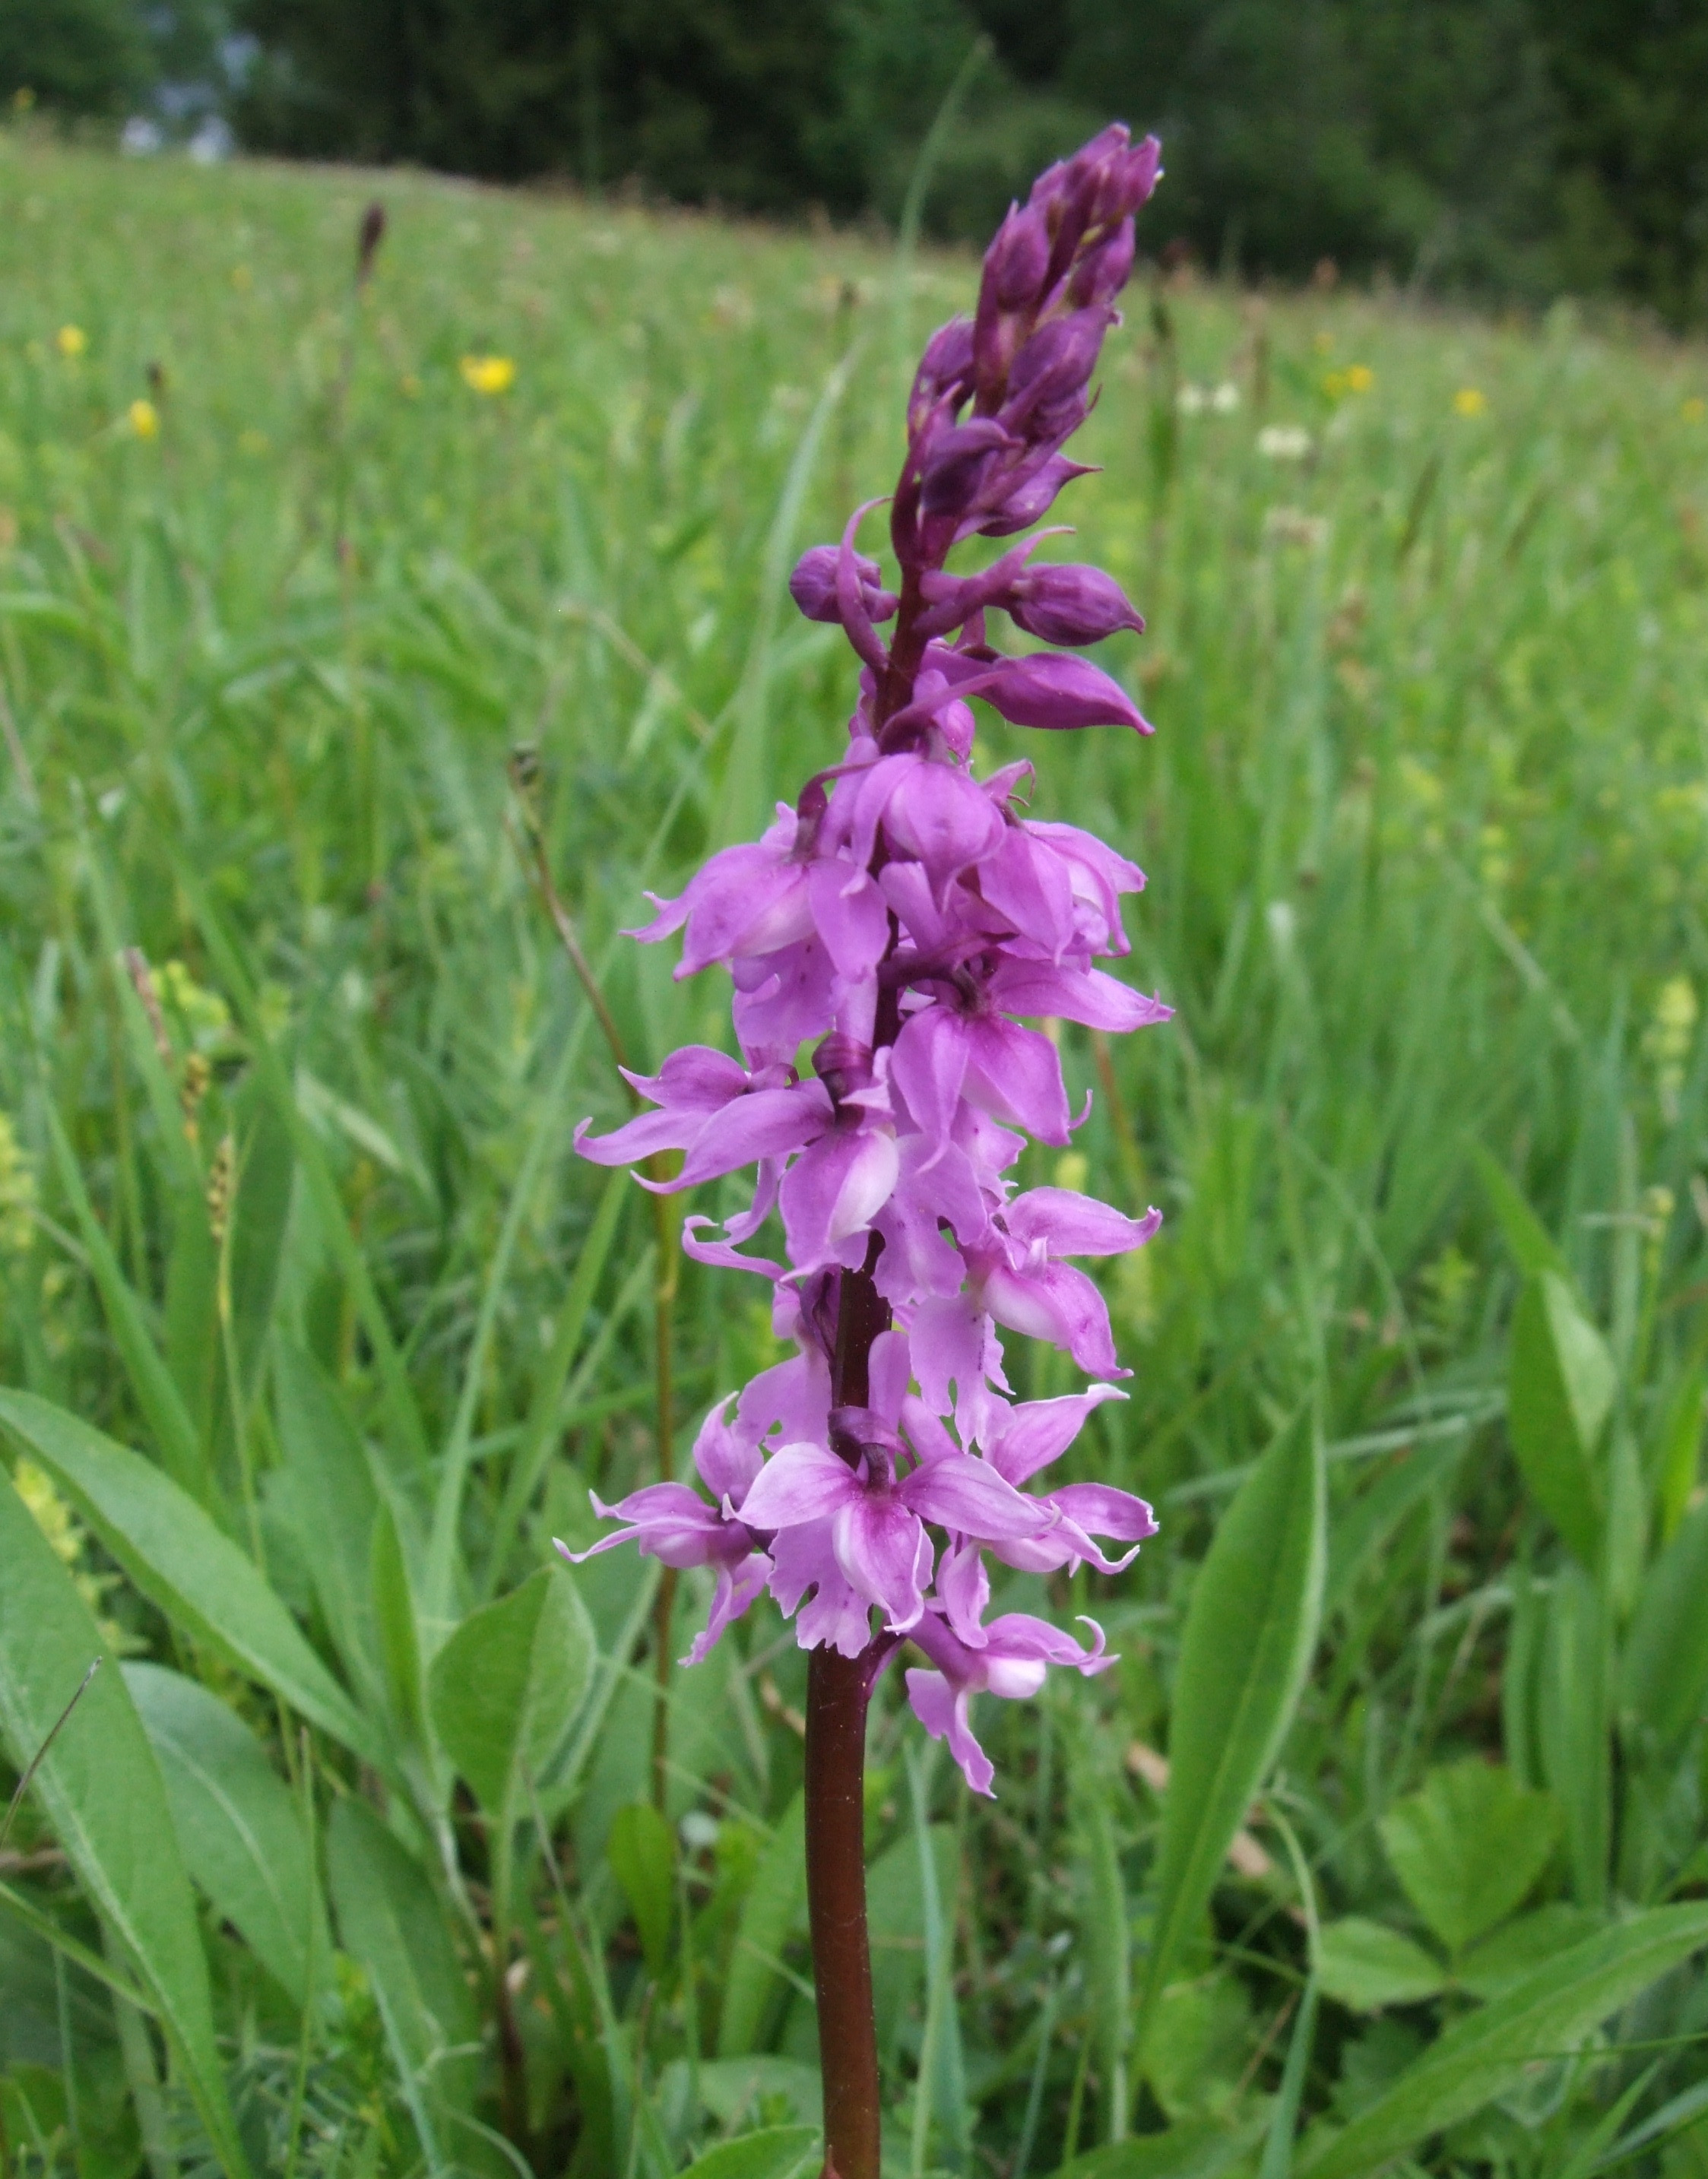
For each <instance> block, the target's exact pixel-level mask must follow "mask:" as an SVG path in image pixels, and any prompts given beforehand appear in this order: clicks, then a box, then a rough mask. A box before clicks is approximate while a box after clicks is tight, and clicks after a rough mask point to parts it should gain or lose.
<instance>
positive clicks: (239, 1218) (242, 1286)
mask: <svg viewBox="0 0 1708 2179" xmlns="http://www.w3.org/2000/svg"><path fill="white" fill-rule="evenodd" d="M239 1129H240V1133H239V1141H238V1160H237V1182H236V1186H235V1188H234V1189H233V1194H232V1203H231V1238H230V1241H229V1243H228V1250H229V1270H228V1282H229V1286H230V1292H231V1329H232V1344H233V1347H234V1348H235V1349H236V1353H237V1366H238V1372H239V1376H240V1377H241V1379H242V1386H241V1389H242V1393H243V1397H244V1400H245V1401H248V1400H249V1399H250V1397H252V1396H253V1394H254V1391H255V1373H256V1371H257V1369H259V1367H260V1365H261V1353H262V1351H263V1348H264V1347H265V1345H266V1335H267V1329H268V1326H270V1325H271V1324H272V1310H273V1297H274V1295H275V1294H276V1293H277V1291H278V1282H279V1269H280V1265H282V1263H283V1260H284V1239H285V1226H286V1223H287V1221H288V1218H289V1216H290V1207H291V1187H292V1183H293V1182H294V1179H295V1177H296V1150H295V1146H294V1144H293V1143H292V1141H291V1135H290V1129H289V1128H288V1127H287V1126H286V1125H285V1123H284V1122H283V1120H282V1119H281V1118H280V1117H279V1114H278V1108H277V1106H276V1105H274V1104H273V1103H272V1100H270V1099H269V1098H267V1097H266V1096H263V1095H259V1094H256V1093H255V1092H254V1091H251V1092H250V1094H249V1095H246V1096H245V1097H244V1099H243V1100H242V1107H241V1109H240V1111H239Z"/></svg>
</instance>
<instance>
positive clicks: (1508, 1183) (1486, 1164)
mask: <svg viewBox="0 0 1708 2179" xmlns="http://www.w3.org/2000/svg"><path fill="white" fill-rule="evenodd" d="M1471 1163H1472V1164H1473V1165H1474V1166H1475V1167H1476V1172H1477V1178H1478V1179H1479V1180H1480V1181H1481V1183H1482V1184H1483V1193H1484V1194H1485V1195H1486V1196H1487V1198H1488V1199H1489V1208H1490V1209H1491V1210H1492V1211H1493V1212H1494V1214H1495V1216H1496V1219H1497V1221H1499V1225H1500V1229H1501V1232H1502V1234H1504V1235H1505V1237H1506V1243H1507V1246H1508V1248H1509V1249H1511V1250H1512V1252H1513V1261H1514V1262H1515V1263H1516V1264H1517V1265H1518V1267H1519V1270H1520V1271H1522V1272H1523V1273H1524V1276H1525V1277H1526V1278H1535V1277H1536V1276H1539V1275H1540V1273H1541V1272H1543V1271H1552V1272H1554V1273H1555V1274H1556V1275H1557V1276H1558V1277H1560V1278H1562V1279H1563V1278H1567V1277H1568V1276H1570V1275H1569V1273H1568V1271H1567V1269H1566V1260H1565V1258H1564V1257H1563V1256H1562V1254H1560V1249H1559V1245H1558V1243H1557V1242H1556V1241H1555V1239H1554V1238H1553V1236H1552V1234H1551V1233H1550V1232H1549V1231H1548V1229H1547V1227H1546V1226H1544V1225H1543V1223H1542V1221H1541V1220H1540V1218H1538V1217H1537V1216H1536V1214H1535V1211H1534V1210H1531V1208H1530V1205H1529V1204H1528V1203H1526V1202H1525V1200H1524V1197H1523V1196H1522V1195H1521V1194H1519V1190H1518V1188H1516V1187H1515V1186H1514V1185H1513V1182H1512V1180H1511V1178H1510V1177H1508V1174H1507V1173H1506V1172H1505V1171H1504V1170H1503V1169H1502V1167H1501V1166H1499V1165H1497V1163H1496V1161H1494V1159H1493V1158H1491V1156H1490V1155H1489V1154H1488V1152H1487V1151H1486V1150H1485V1149H1484V1148H1483V1146H1482V1144H1480V1143H1473V1144H1471Z"/></svg>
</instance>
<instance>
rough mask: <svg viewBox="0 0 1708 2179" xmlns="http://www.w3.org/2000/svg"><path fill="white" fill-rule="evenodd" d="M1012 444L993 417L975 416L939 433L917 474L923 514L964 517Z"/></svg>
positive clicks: (1013, 445) (1012, 448)
mask: <svg viewBox="0 0 1708 2179" xmlns="http://www.w3.org/2000/svg"><path fill="white" fill-rule="evenodd" d="M1014 448H1015V442H1014V441H1013V439H1011V438H1010V436H1009V435H1008V432H1007V431H1004V430H1003V429H1002V425H1000V424H999V423H997V420H996V419H995V418H994V417H991V416H975V418H974V419H973V420H972V421H971V423H969V424H958V425H955V426H953V429H951V430H949V431H943V432H941V433H940V434H939V435H938V436H937V438H936V441H935V442H934V443H933V445H932V447H931V452H930V453H929V454H928V455H927V457H926V458H925V462H924V464H923V465H922V467H921V469H920V508H921V510H922V511H923V512H924V513H925V514H927V515H938V514H964V513H965V512H966V511H967V509H968V508H969V507H970V506H971V505H972V503H973V502H974V500H975V498H976V497H978V494H979V491H980V487H981V486H982V485H983V484H984V483H985V481H986V477H987V476H988V475H989V473H990V471H991V469H992V468H993V467H994V466H995V465H996V464H997V462H998V460H999V459H1000V458H1001V457H1002V455H1003V454H1005V453H1009V452H1011V451H1013V450H1014Z"/></svg>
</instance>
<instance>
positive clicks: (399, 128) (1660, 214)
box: [0, 0, 1708, 324]
mask: <svg viewBox="0 0 1708 2179" xmlns="http://www.w3.org/2000/svg"><path fill="white" fill-rule="evenodd" d="M198 72H199V73H200V76H201V77H202V78H203V79H205V80H207V81H210V82H212V83H214V84H215V85H217V90H218V92H219V96H220V98H221V101H222V104H223V107H224V110H225V112H226V114H227V117H228V119H229V121H230V123H231V124H232V126H233V129H235V131H236V134H237V137H238V140H239V142H240V143H241V144H243V145H245V146H246V147H249V148H251V149H254V150H256V151H266V152H272V153H276V154H283V155H286V156H313V157H317V158H345V159H355V160H362V161H371V162H382V163H384V162H394V161H401V162H409V163H412V164H416V165H420V166H426V167H438V168H444V169H447V170H449V171H453V172H456V173H466V174H471V175H476V176H481V177H486V178H491V179H495V180H503V181H526V180H533V179H538V178H563V179H566V180H568V181H571V182H574V183H575V184H579V185H580V186H583V187H585V188H588V189H614V188H619V187H623V186H635V185H638V186H639V187H640V188H641V189H644V190H645V191H647V192H649V193H651V194H653V195H657V196H660V197H662V198H666V199H669V200H677V201H682V202H687V203H695V204H708V205H715V206H723V207H727V208H728V209H729V210H732V211H747V212H757V213H761V214H764V215H770V216H778V217H799V216H801V215H803V214H804V213H806V212H809V211H811V210H812V209H813V208H815V207H816V208H819V209H821V210H822V211H823V212H824V213H826V214H827V215H828V216H829V217H832V218H833V219H837V220H850V219H857V218H859V217H877V218H879V219H881V220H885V221H893V220H894V219H895V218H896V217H898V213H899V211H900V208H901V206H902V204H903V200H904V197H905V195H906V191H907V188H908V184H909V177H910V175H911V174H912V173H913V171H914V161H915V159H916V157H917V155H918V151H919V148H920V144H921V142H922V141H923V140H924V138H925V134H926V133H927V131H928V130H929V129H930V127H931V123H932V121H933V119H934V118H935V117H936V114H937V113H938V112H939V110H940V109H941V107H942V104H943V101H944V99H945V97H946V96H947V95H948V94H949V92H950V90H951V86H952V85H957V84H958V85H960V87H961V90H962V92H963V94H964V95H963V96H961V97H960V99H959V100H958V103H957V106H956V108H955V114H954V121H953V126H952V127H951V128H949V129H947V130H945V131H944V132H942V135H941V140H940V155H939V156H938V158H937V161H936V164H935V167H934V168H933V174H932V184H931V191H930V195H929V198H928V200H927V206H926V217H927V219H928V222H929V223H930V224H931V226H932V227H933V228H936V230H937V231H938V232H940V233H945V234H948V235H961V236H966V237H969V238H970V237H974V236H979V235H982V234H984V233H987V232H988V231H989V228H990V227H991V222H992V219H993V217H995V216H996V215H997V213H998V212H1000V210H1001V208H1002V205H1003V204H1004V203H1006V201H1007V200H1008V197H1009V196H1010V195H1012V194H1013V192H1014V191H1015V190H1016V189H1019V188H1020V187H1022V186H1023V185H1024V182H1025V180H1026V178H1028V177H1029V176H1030V174H1032V173H1035V171H1036V169H1037V168H1038V167H1039V166H1040V165H1041V164H1042V163H1043V162H1045V161H1046V160H1047V159H1048V158H1049V157H1051V156H1055V155H1056V154H1057V153H1059V152H1060V151H1063V150H1066V149H1068V148H1069V147H1070V146H1071V145H1073V144H1074V143H1075V142H1077V141H1078V140H1080V139H1081V138H1082V137H1084V136H1085V135H1086V134H1089V133H1090V131H1091V130H1092V129H1095V128H1096V127H1097V126H1099V125H1101V123H1102V122H1103V121H1104V120H1106V119H1107V118H1110V117H1111V116H1112V115H1114V114H1118V115H1120V116H1121V117H1122V118H1126V119H1128V120H1129V121H1131V122H1132V123H1134V124H1135V125H1136V126H1145V127H1154V128H1156V129H1158V130H1159V131H1160V132H1161V134H1162V136H1163V138H1164V140H1165V144H1166V146H1167V168H1168V178H1167V185H1166V188H1165V189H1164V190H1163V192H1162V194H1161V195H1159V197H1158V199H1157V201H1156V209H1155V211H1154V214H1153V215H1152V217H1151V222H1150V228H1151V241H1152V244H1153V246H1157V247H1167V248H1169V249H1171V250H1173V251H1175V252H1177V253H1182V252H1189V253H1190V254H1191V255H1193V256H1194V257H1195V259H1196V260H1197V261H1200V263H1202V264H1205V265H1206V266H1211V267H1215V268H1218V269H1226V270H1227V271H1229V272H1238V273H1240V274H1244V275H1246V276H1260V275H1274V276H1279V277H1299V276H1300V275H1302V274H1305V273H1308V272H1310V270H1311V269H1312V268H1313V267H1314V266H1316V265H1317V264H1319V263H1320V262H1321V261H1322V260H1323V259H1325V258H1328V259H1332V260H1333V261H1335V262H1336V264H1337V266H1340V267H1341V268H1343V270H1345V271H1347V272H1354V273H1357V272H1365V273H1368V272H1375V271H1376V270H1377V269H1385V270H1386V272H1387V273H1388V274H1389V275H1390V276H1391V277H1393V278H1395V279H1397V280H1401V281H1415V282H1418V283H1424V284H1431V285H1434V286H1436V287H1441V286H1451V287H1468V286H1469V287H1480V288H1488V289H1495V290H1500V291H1504V292H1507V293H1511V294H1520V295H1531V296H1538V297H1540V296H1542V295H1546V294H1552V293H1558V292H1561V291H1562V290H1571V291H1573V292H1579V293H1611V294H1617V295H1620V296H1623V297H1624V298H1627V299H1629V300H1632V301H1634V302H1637V303H1639V304H1642V305H1646V306H1648V307H1650V308H1651V309H1654V310H1657V311H1658V312H1660V313H1661V315H1662V316H1664V317H1665V318H1667V320H1668V321H1672V322H1675V323H1679V324H1683V323H1688V322H1691V321H1698V322H1700V320H1701V319H1702V318H1703V317H1704V316H1708V7H1705V6H1704V4H1703V0H1053V4H1052V5H1050V6H1046V7H1041V6H1039V5H1038V4H1037V0H623V6H622V7H621V8H611V7H609V6H608V5H607V6H600V5H595V4H593V0H362V4H360V5H359V6H354V7H353V6H351V5H350V4H349V0H168V4H166V5H160V4H152V0H7V5H6V7H5V8H3V9H0V96H7V95H15V94H16V93H17V92H19V91H25V92H27V93H33V94H34V95H35V96H36V97H37V98H38V99H39V100H40V101H41V102H42V103H43V104H44V105H45V106H48V107H58V108H59V109H61V110H63V111H65V112H69V113H85V114H101V113H107V114H110V115H123V114H124V113H126V112H132V111H135V110H137V109H138V107H140V106H146V104H147V103H148V102H149V101H150V99H151V98H154V97H157V96H159V92H160V87H161V85H162V84H168V85H171V84H173V83H176V84H178V85H181V84H182V82H183V81H184V79H185V78H186V77H187V76H195V75H196V74H198Z"/></svg>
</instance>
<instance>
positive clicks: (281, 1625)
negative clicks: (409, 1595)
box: [0, 1391, 379, 1762]
mask: <svg viewBox="0 0 1708 2179" xmlns="http://www.w3.org/2000/svg"><path fill="white" fill-rule="evenodd" d="M0 1423H3V1424H5V1426H6V1428H7V1429H8V1430H11V1431H12V1432H13V1434H14V1435H15V1436H16V1437H18V1438H19V1439H20V1440H21V1441H22V1442H23V1443H24V1444H25V1446H28V1448H29V1450H30V1457H31V1458H32V1459H33V1460H36V1461H38V1462H39V1463H41V1466H42V1467H43V1468H46V1469H47V1472H48V1474H50V1475H51V1476H52V1478H53V1479H54V1481H55V1482H56V1483H57V1484H58V1485H59V1487H60V1489H61V1490H63V1491H64V1493H65V1494H66V1496H67V1497H69V1499H70V1500H71V1501H72V1502H73V1504H74V1506H75V1507H76V1508H77V1510H78V1512H80V1514H81V1515H82V1516H83V1518H84V1519H85V1521H86V1522H87V1523H89V1526H90V1527H91V1529H93V1530H94V1532H95V1534H96V1535H97V1536H98V1537H99V1538H100V1540H101V1542H102V1545H103V1546H104V1547H105V1548H106V1549H107V1551H110V1552H111V1553H112V1555H113V1557H114V1558H115V1559H117V1560H118V1563H119V1564H120V1566H122V1567H124V1571H125V1572H126V1573H128V1574H129V1577H130V1578H131V1580H132V1581H133V1582H135V1584H136V1586H137V1588H138V1589H140V1590H141V1592H142V1594H144V1595H145V1596H146V1597H147V1598H148V1600H149V1601H150V1602H151V1604H154V1605H157V1606H158V1607H159V1608H160V1610H161V1611H163V1612H164V1613H165V1614H166V1616H167V1617H168V1619H170V1620H172V1621H173V1623H174V1624H175V1625H177V1626H178V1627H182V1628H183V1629H184V1633H187V1634H189V1636H190V1637H191V1638H193V1639H194V1640H195V1641H197V1642H205V1643H206V1644H207V1646H208V1647H209V1648H210V1649H212V1650H213V1651H215V1652H216V1654H217V1655H219V1656H221V1657H222V1658H223V1659H224V1660H225V1661H226V1663H227V1664H228V1665H230V1666H232V1667H233V1670H235V1671H239V1672H241V1673H243V1674H244V1677H246V1678H249V1679H252V1680H258V1681H259V1682H261V1685H262V1686H263V1687H265V1688H271V1689H272V1692H273V1693H275V1694H276V1695H277V1696H278V1697H279V1698H280V1699H282V1700H283V1701H284V1702H287V1703H288V1704H290V1706H291V1708H292V1709H293V1710H299V1711H300V1712H301V1714H302V1715H303V1716H304V1717H305V1718H306V1719H307V1720H308V1721H309V1722H310V1725H317V1726H320V1727H321V1729H322V1731H324V1732H329V1733H331V1734H332V1737H333V1738H334V1739H335V1740H339V1741H342V1742H343V1744H344V1746H345V1747H346V1748H349V1750H350V1751H351V1753H352V1754H356V1755H360V1757H361V1758H362V1759H363V1760H364V1761H365V1762H377V1761H378V1760H379V1756H378V1753H377V1751H376V1748H375V1745H374V1739H373V1735H372V1734H371V1732H369V1731H368V1729H367V1727H366V1726H365V1723H364V1722H363V1721H362V1719H361V1717H360V1715H359V1714H358V1713H357V1711H356V1710H355V1709H354V1707H353V1706H352V1704H351V1702H350V1699H349V1696H348V1695H346V1694H345V1693H344V1691H343V1688H341V1687H340V1686H339V1685H338V1682H337V1681H336V1680H335V1679H334V1678H333V1677H332V1674H331V1673H330V1672H329V1671H327V1668H326V1666H324V1665H323V1664H322V1663H321V1660H320V1659H319V1657H318V1656H316V1654H315V1652H314V1650H313V1649H310V1647H309V1644H308V1641H307V1639H306V1638H305V1636H304V1634H303V1633H302V1630H301V1629H300V1627H298V1625H297V1623H296V1622H295V1620H294V1619H293V1618H292V1617H291V1616H290V1613H289V1612H288V1611H287V1610H286V1609H285V1607H284V1605H283V1604H281V1603H280V1601H279V1600H278V1598H277V1596H276V1595H275V1594H274V1593H273V1591H272V1589H270V1588H269V1587H268V1585H267V1583H266V1579H265V1578H263V1576H262V1575H261V1573H260V1572H259V1571H258V1570H257V1568H256V1567H255V1565H254V1563H253V1562H251V1561H250V1559H248V1558H247V1557H245V1556H244V1553H243V1552H242V1551H239V1549H238V1547H237V1545H235V1544H234V1543H233V1541H232V1540H231V1539H230V1537H229V1536H228V1535H226V1534H224V1533H223V1531H222V1530H221V1529H217V1528H216V1527H215V1526H214V1524H213V1523H212V1521H211V1520H210V1518H208V1516H207V1515H206V1513H205V1512H203V1511H202V1509H201V1507H200V1506H198V1505H197V1504H196V1502H195V1500H194V1499H193V1498H192V1497H190V1496H189V1494H188V1492H186V1491H184V1490H180V1489H179V1488H178V1485H177V1484H175V1483H174V1482H173V1479H172V1478H171V1477H170V1476H169V1475H167V1474H163V1473H162V1470H161V1469H159V1468H157V1467H156V1466H155V1465H154V1463H153V1462H152V1461H150V1460H145V1459H144V1458H143V1457H142V1456H141V1454H140V1453H136V1452H129V1451H127V1450H126V1448H125V1447H124V1446H122V1445H115V1444H114V1443H113V1440H112V1439H111V1438H110V1437H103V1436H102V1434H101V1432H100V1431H99V1430H91V1428H90V1426H89V1424H87V1423H85V1422H82V1421H80V1419H78V1417H77V1416H75V1415H72V1414H68V1413H66V1412H65V1410H64V1409H63V1408H56V1407H54V1406H52V1404H51V1402H48V1401H47V1400H38V1399H37V1398H36V1397H35V1395H34V1394H33V1393H30V1392H14V1391H0Z"/></svg>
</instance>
